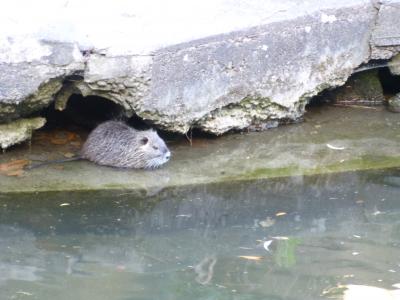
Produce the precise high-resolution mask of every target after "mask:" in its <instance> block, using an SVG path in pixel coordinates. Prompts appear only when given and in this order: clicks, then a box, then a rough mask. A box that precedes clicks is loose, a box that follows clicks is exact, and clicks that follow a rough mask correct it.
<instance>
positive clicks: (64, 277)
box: [0, 169, 400, 300]
mask: <svg viewBox="0 0 400 300" xmlns="http://www.w3.org/2000/svg"><path fill="white" fill-rule="evenodd" d="M399 274H400V170H399V169H389V170H375V171H363V172H348V173H338V174H330V175H323V176H322V175H321V176H318V175H316V176H296V177H284V178H275V179H268V180H260V181H241V182H234V183H220V184H217V183H216V184H209V185H203V186H186V187H181V188H178V189H173V188H170V189H166V190H162V191H158V192H155V193H154V194H153V195H146V193H145V192H143V196H142V197H138V195H137V193H135V194H132V193H130V192H129V190H127V191H120V190H119V191H105V192H58V193H56V192H54V193H26V194H2V195H1V196H0V299H2V300H6V299H40V300H50V299H51V300H54V299H57V300H67V299H68V300H70V299H77V300H79V299H85V300H88V299H96V300H102V299H104V300H106V299H107V300H134V299H135V300H145V299H148V300H155V299H163V300H169V299H170V300H180V299H182V300H183V299H184V300H187V299H204V300H206V299H207V300H211V299H212V300H214V299H215V300H216V299H218V300H221V299H222V300H223V299H235V300H250V299H254V300H256V299H257V300H258V299H263V300H275V299H285V300H291V299H293V300H295V299H296V300H301V299H304V300H312V299H327V298H328V297H331V296H332V294H334V296H336V297H337V298H338V299H342V298H343V296H342V295H341V294H340V291H341V290H340V289H339V288H338V287H342V286H346V285H349V284H356V285H364V286H374V287H380V288H384V289H392V288H393V285H396V284H398V283H399V282H400V276H399ZM338 291H339V292H338Z"/></svg>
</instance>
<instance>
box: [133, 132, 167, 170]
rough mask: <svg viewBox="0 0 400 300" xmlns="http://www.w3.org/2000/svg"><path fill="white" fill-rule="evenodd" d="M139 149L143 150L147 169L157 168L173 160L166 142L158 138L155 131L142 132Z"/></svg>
mask: <svg viewBox="0 0 400 300" xmlns="http://www.w3.org/2000/svg"><path fill="white" fill-rule="evenodd" d="M139 144H140V145H139V147H140V148H141V150H142V153H143V158H144V159H145V162H146V163H145V165H144V168H145V169H154V168H157V167H159V166H161V165H163V164H165V163H166V162H168V161H169V159H170V158H171V152H170V151H169V149H168V147H167V145H165V142H164V141H163V140H162V139H161V138H160V137H159V136H158V134H157V132H155V131H154V130H152V129H150V130H146V131H141V132H140V134H139Z"/></svg>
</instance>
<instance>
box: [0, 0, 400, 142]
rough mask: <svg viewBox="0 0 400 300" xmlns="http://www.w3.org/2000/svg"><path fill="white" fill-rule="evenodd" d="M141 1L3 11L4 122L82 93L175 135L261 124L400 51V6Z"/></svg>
mask: <svg viewBox="0 0 400 300" xmlns="http://www.w3.org/2000/svg"><path fill="white" fill-rule="evenodd" d="M145 2H146V3H138V2H136V1H132V2H129V1H122V0H118V1H112V2H109V3H102V2H98V1H86V2H85V3H84V4H82V3H81V2H80V1H78V0H69V1H62V0H54V1H50V0H48V1H40V3H32V2H31V1H28V0H19V1H12V3H7V4H6V3H2V4H0V6H1V7H0V8H1V9H0V11H1V12H0V17H1V19H2V23H3V25H2V26H1V29H0V123H9V122H11V121H13V120H16V119H19V118H26V117H29V116H31V115H32V113H34V112H37V111H39V110H40V109H42V108H43V107H46V106H48V105H50V104H51V103H52V102H53V101H56V103H57V105H56V106H57V107H58V108H59V109H62V108H63V107H65V105H67V104H66V103H65V101H66V99H67V97H66V96H68V95H70V94H72V93H81V94H82V95H84V96H87V95H98V96H102V97H104V98H107V99H110V100H112V101H114V102H116V103H118V104H121V105H122V106H123V107H124V108H125V110H126V114H127V115H131V114H133V113H136V114H137V115H138V116H139V117H141V118H143V119H146V120H150V121H151V122H152V123H154V124H155V125H156V126H159V127H162V128H165V129H167V130H171V131H175V132H181V133H186V132H187V131H188V130H189V129H190V128H193V127H196V128H200V129H202V130H205V131H209V132H212V133H215V134H222V133H224V132H226V131H228V130H232V129H245V128H254V129H265V128H269V127H273V126H277V125H278V124H279V123H282V122H290V121H296V120H298V119H299V118H301V116H302V115H303V114H304V108H305V105H306V104H307V102H308V100H309V99H310V97H312V96H313V95H316V94H317V93H319V92H320V91H322V90H324V89H327V88H331V87H335V86H339V85H342V84H343V83H344V82H345V81H346V80H347V78H348V77H349V76H350V75H351V74H352V73H353V71H354V70H355V69H356V68H357V67H358V66H359V65H361V64H363V63H366V62H368V61H369V60H371V59H389V58H391V57H392V56H394V55H395V54H397V53H398V52H399V51H400V32H399V30H400V29H399V28H400V0H395V1H381V2H374V1H370V0H346V1H344V0H342V1H330V0H310V1H307V2H304V1H301V0H286V1H279V2H278V1H274V0H246V1H239V0H229V1H227V0H207V1H201V3H197V2H196V3H190V2H182V1H179V0H171V1H168V4H167V3H166V2H165V1H161V0H150V1H145ZM21 7H24V8H25V9H24V10H22V9H21Z"/></svg>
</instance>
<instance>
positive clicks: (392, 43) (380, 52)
mask: <svg viewBox="0 0 400 300" xmlns="http://www.w3.org/2000/svg"><path fill="white" fill-rule="evenodd" d="M377 9H378V10H379V12H378V17H377V19H376V24H375V26H374V30H373V32H372V36H371V59H389V58H391V57H392V56H393V55H395V54H397V53H399V52H400V25H399V22H400V0H384V1H381V4H380V5H379V6H377Z"/></svg>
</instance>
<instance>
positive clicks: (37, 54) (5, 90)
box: [0, 36, 84, 123]
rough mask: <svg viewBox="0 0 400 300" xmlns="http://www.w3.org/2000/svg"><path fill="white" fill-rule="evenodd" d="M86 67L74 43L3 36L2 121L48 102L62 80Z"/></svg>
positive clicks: (0, 59)
mask: <svg viewBox="0 0 400 300" xmlns="http://www.w3.org/2000/svg"><path fill="white" fill-rule="evenodd" d="M83 69H84V63H83V59H82V55H81V53H80V52H79V49H78V48H77V46H76V45H74V44H69V43H56V42H48V41H38V40H36V39H33V38H27V39H24V40H18V39H13V38H7V39H3V40H1V36H0V123H4V122H8V121H11V120H14V119H17V118H20V117H25V116H28V115H29V114H31V113H32V112H35V111H38V110H40V109H42V108H43V107H46V106H48V105H49V103H50V102H51V101H53V100H54V95H55V94H56V93H57V92H58V91H59V90H60V89H61V87H62V82H63V81H64V80H65V79H66V78H68V76H70V75H72V74H75V73H79V72H82V71H83Z"/></svg>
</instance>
